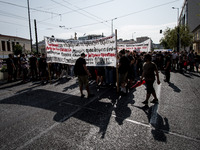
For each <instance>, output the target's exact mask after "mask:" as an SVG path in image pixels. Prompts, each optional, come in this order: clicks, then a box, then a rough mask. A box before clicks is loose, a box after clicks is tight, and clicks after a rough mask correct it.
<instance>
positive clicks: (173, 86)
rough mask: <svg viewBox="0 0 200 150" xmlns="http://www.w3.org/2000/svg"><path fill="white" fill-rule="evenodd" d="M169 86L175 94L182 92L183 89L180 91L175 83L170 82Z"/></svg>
mask: <svg viewBox="0 0 200 150" xmlns="http://www.w3.org/2000/svg"><path fill="white" fill-rule="evenodd" d="M169 86H170V87H171V88H172V89H173V90H174V92H177V93H180V92H181V89H179V88H178V87H177V86H176V85H175V84H174V83H171V82H169Z"/></svg>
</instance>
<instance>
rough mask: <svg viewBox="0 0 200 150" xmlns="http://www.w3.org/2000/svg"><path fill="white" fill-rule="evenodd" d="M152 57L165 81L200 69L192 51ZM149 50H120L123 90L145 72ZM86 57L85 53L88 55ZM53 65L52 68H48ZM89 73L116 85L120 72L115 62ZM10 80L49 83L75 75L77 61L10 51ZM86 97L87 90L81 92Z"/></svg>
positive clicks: (103, 83) (102, 83) (100, 83)
mask: <svg viewBox="0 0 200 150" xmlns="http://www.w3.org/2000/svg"><path fill="white" fill-rule="evenodd" d="M148 54H149V55H150V56H151V61H152V62H153V63H155V65H156V67H157V69H158V70H161V71H164V72H165V76H166V78H165V82H170V72H171V71H178V72H180V73H184V72H187V71H190V72H194V71H196V72H198V71H199V63H200V56H199V55H197V53H194V51H193V50H191V51H190V52H187V51H181V52H175V51H174V52H150V53H148ZM145 55H147V53H146V52H143V53H139V52H136V51H133V52H130V51H128V50H121V51H120V52H119V53H118V56H117V58H118V59H117V61H118V66H117V68H118V73H119V85H120V91H121V92H122V93H126V91H127V87H128V88H129V87H131V86H132V85H133V84H134V83H135V82H136V81H138V80H140V78H141V76H142V73H143V65H144V63H145V62H146V60H145ZM84 59H85V56H84ZM48 67H49V68H48ZM87 68H88V72H89V73H90V74H88V73H87V74H86V75H88V76H89V77H90V79H94V80H95V81H96V83H97V87H102V86H105V87H107V86H116V81H117V76H116V68H115V67H111V66H106V67H101V66H99V67H97V66H93V67H91V66H89V67H87ZM7 69H8V82H12V81H15V80H17V79H19V78H20V79H22V82H23V83H25V82H27V81H30V80H32V81H38V80H40V81H41V84H45V83H48V82H49V80H50V79H55V78H56V79H59V78H62V77H63V75H64V74H65V75H67V76H71V77H74V76H75V75H74V65H67V64H60V63H50V64H49V65H48V64H47V61H46V56H45V54H41V55H40V54H39V55H34V54H31V55H26V54H22V55H20V56H18V57H14V56H13V54H9V58H8V59H7ZM81 95H82V97H84V96H83V94H82V93H81Z"/></svg>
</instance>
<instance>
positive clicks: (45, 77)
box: [39, 53, 48, 85]
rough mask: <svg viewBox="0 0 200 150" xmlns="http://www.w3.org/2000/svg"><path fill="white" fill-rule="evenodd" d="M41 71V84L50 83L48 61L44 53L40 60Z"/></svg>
mask: <svg viewBox="0 0 200 150" xmlns="http://www.w3.org/2000/svg"><path fill="white" fill-rule="evenodd" d="M39 70H40V76H41V84H42V85H44V84H45V83H44V81H45V80H46V83H48V71H47V61H46V57H45V54H44V53H43V54H42V57H41V58H40V60H39Z"/></svg>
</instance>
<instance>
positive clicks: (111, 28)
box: [111, 18, 117, 35]
mask: <svg viewBox="0 0 200 150" xmlns="http://www.w3.org/2000/svg"><path fill="white" fill-rule="evenodd" d="M116 19H117V18H114V19H111V35H113V20H116Z"/></svg>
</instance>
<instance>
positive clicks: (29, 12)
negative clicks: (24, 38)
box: [27, 0, 33, 52]
mask: <svg viewBox="0 0 200 150" xmlns="http://www.w3.org/2000/svg"><path fill="white" fill-rule="evenodd" d="M27 5H28V20H29V31H30V41H31V52H32V49H33V45H32V34H31V19H30V8H29V0H27Z"/></svg>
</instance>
